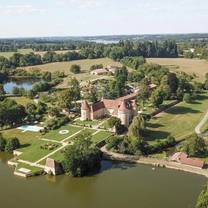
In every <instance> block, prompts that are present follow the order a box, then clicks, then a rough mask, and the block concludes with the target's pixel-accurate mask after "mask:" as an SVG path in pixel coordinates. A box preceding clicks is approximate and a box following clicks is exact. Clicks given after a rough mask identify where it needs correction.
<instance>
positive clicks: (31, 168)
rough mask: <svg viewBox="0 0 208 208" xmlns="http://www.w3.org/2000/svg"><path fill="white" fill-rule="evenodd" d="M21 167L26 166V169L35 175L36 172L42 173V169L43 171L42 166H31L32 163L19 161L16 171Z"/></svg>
mask: <svg viewBox="0 0 208 208" xmlns="http://www.w3.org/2000/svg"><path fill="white" fill-rule="evenodd" d="M20 168H25V169H28V170H30V171H31V174H32V175H35V174H36V173H40V172H41V171H43V169H42V168H38V167H34V166H30V165H28V164H25V163H18V165H17V167H16V168H15V171H16V172H19V171H18V170H19V169H20Z"/></svg>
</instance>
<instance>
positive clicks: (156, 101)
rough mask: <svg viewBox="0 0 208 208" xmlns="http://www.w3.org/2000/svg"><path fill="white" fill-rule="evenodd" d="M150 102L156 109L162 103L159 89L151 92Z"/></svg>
mask: <svg viewBox="0 0 208 208" xmlns="http://www.w3.org/2000/svg"><path fill="white" fill-rule="evenodd" d="M150 102H151V103H152V104H153V106H155V107H157V108H159V106H160V105H161V104H162V103H163V95H162V92H161V91H160V89H156V90H154V91H153V92H152V94H151V96H150Z"/></svg>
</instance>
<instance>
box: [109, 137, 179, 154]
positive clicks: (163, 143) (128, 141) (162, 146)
mask: <svg viewBox="0 0 208 208" xmlns="http://www.w3.org/2000/svg"><path fill="white" fill-rule="evenodd" d="M175 144H176V140H175V138H174V137H172V136H168V137H167V138H166V139H164V140H157V142H156V143H154V144H151V145H150V144H148V143H147V142H146V141H144V140H143V139H138V138H129V137H127V136H125V137H119V136H115V137H110V138H109V139H108V140H107V146H106V147H107V149H108V150H113V151H115V152H118V153H122V154H130V155H148V154H154V153H160V152H162V151H164V150H166V149H168V148H170V147H173V146H175Z"/></svg>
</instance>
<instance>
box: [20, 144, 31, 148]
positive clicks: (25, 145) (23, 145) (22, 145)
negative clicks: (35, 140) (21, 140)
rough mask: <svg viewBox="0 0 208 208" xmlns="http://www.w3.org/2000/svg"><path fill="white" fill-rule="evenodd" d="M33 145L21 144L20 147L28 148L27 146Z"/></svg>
mask: <svg viewBox="0 0 208 208" xmlns="http://www.w3.org/2000/svg"><path fill="white" fill-rule="evenodd" d="M29 146H31V144H21V146H20V148H26V147H29Z"/></svg>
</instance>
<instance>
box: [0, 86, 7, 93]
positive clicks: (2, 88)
mask: <svg viewBox="0 0 208 208" xmlns="http://www.w3.org/2000/svg"><path fill="white" fill-rule="evenodd" d="M4 94H6V92H5V90H4V85H3V84H0V96H2V95H4Z"/></svg>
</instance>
